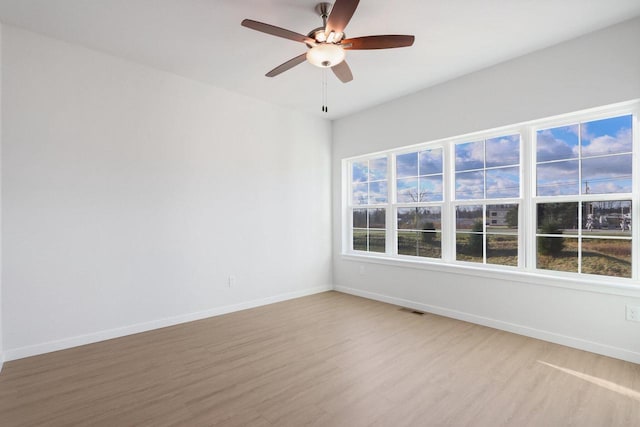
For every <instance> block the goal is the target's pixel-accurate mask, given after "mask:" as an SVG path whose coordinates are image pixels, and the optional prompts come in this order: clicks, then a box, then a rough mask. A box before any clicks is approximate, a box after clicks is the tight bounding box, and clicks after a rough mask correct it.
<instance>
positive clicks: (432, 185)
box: [395, 148, 444, 258]
mask: <svg viewBox="0 0 640 427" xmlns="http://www.w3.org/2000/svg"><path fill="white" fill-rule="evenodd" d="M442 159H443V157H442V148H430V149H426V150H421V151H414V152H410V153H403V154H398V155H396V169H395V170H396V202H397V203H396V210H395V212H396V218H397V251H398V255H407V256H417V257H427V258H441V256H442V224H441V223H442V219H441V217H442V201H443V197H444V196H443V164H442Z"/></svg>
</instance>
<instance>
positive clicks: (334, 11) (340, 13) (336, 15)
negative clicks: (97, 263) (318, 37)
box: [324, 0, 360, 36]
mask: <svg viewBox="0 0 640 427" xmlns="http://www.w3.org/2000/svg"><path fill="white" fill-rule="evenodd" d="M358 3H360V0H336V2H335V3H334V4H333V7H332V8H331V13H330V14H329V19H327V26H326V27H325V29H324V33H325V35H327V36H329V34H330V33H331V32H332V31H333V32H334V33H344V29H345V27H346V26H347V24H348V23H349V21H350V20H351V17H352V16H353V13H354V12H355V11H356V8H357V7H358Z"/></svg>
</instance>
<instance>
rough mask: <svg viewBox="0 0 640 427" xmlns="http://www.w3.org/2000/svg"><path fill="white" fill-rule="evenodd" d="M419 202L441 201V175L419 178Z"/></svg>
mask: <svg viewBox="0 0 640 427" xmlns="http://www.w3.org/2000/svg"><path fill="white" fill-rule="evenodd" d="M420 201H421V202H440V201H442V175H436V176H427V177H424V176H423V177H421V178H420Z"/></svg>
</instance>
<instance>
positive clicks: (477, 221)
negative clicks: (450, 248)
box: [456, 205, 483, 232]
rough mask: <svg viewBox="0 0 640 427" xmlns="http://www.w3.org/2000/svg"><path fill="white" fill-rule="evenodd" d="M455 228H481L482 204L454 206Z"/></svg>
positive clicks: (477, 229)
mask: <svg viewBox="0 0 640 427" xmlns="http://www.w3.org/2000/svg"><path fill="white" fill-rule="evenodd" d="M456 229H457V230H467V231H480V232H481V231H483V230H482V205H473V206H458V207H456Z"/></svg>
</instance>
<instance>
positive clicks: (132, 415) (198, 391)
mask: <svg viewBox="0 0 640 427" xmlns="http://www.w3.org/2000/svg"><path fill="white" fill-rule="evenodd" d="M0 425H2V426H3V427H5V426H6V427H13V426H39V425H43V426H44V425H46V426H69V425H95V426H185V425H189V426H191V425H193V426H216V425H222V426H261V427H265V426H304V425H312V426H313V425H315V426H350V427H351V426H393V427H401V426H431V425H433V426H443V425H447V426H448V425H456V426H457V425H469V426H470V425H473V426H492V427H493V426H518V427H519V426H556V425H580V426H640V365H636V364H632V363H629V362H624V361H620V360H616V359H611V358H607V357H604V356H599V355H595V354H592V353H588V352H584V351H579V350H575V349H571V348H568V347H563V346H560V345H555V344H551V343H548V342H543V341H539V340H535V339H531V338H527V337H523V336H518V335H514V334H511V333H508V332H504V331H498V330H495V329H491V328H486V327H482V326H478V325H474V324H470V323H466V322H461V321H457V320H453V319H448V318H445V317H441V316H437V315H433V314H428V313H427V314H424V315H416V314H413V313H411V311H410V310H409V311H407V310H401V309H399V307H396V306H392V305H389V304H384V303H380V302H377V301H371V300H366V299H363V298H358V297H354V296H351V295H345V294H340V293H337V292H326V293H323V294H317V295H313V296H309V297H304V298H299V299H296V300H291V301H286V302H282V303H277V304H272V305H269V306H264V307H258V308H255V309H251V310H245V311H240V312H236V313H230V314H228V315H224V316H218V317H214V318H210V319H205V320H200V321H197V322H191V323H187V324H182V325H177V326H172V327H168V328H163V329H159V330H154V331H150V332H146V333H142V334H137V335H131V336H127V337H123V338H118V339H114V340H109V341H104V342H100V343H96V344H92V345H87V346H83V347H77V348H73V349H69V350H64V351H59V352H55V353H49V354H45V355H41V356H36V357H31V358H26V359H22V360H17V361H12V362H8V363H6V364H5V367H4V369H3V371H2V373H1V374H0Z"/></svg>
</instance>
